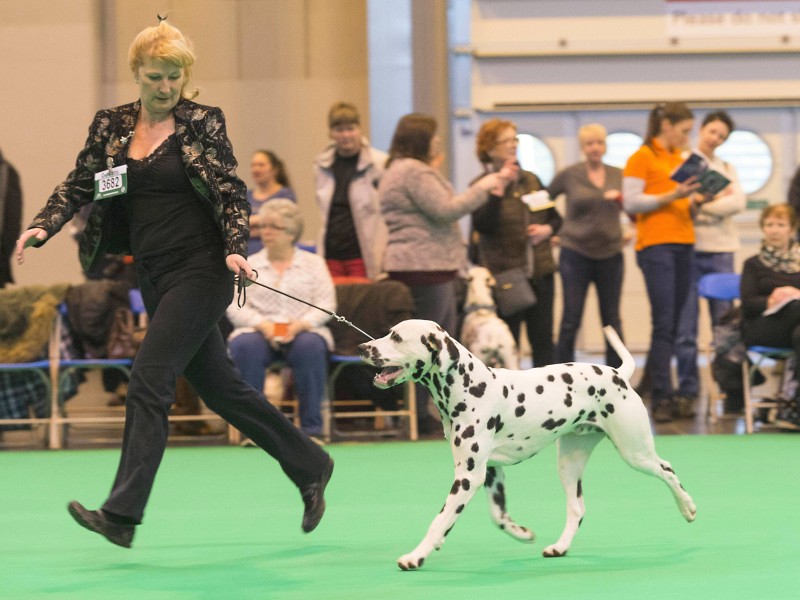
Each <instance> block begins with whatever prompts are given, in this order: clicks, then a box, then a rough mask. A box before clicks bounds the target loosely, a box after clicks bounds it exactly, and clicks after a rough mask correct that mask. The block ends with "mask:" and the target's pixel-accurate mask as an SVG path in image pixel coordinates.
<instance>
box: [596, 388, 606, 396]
mask: <svg viewBox="0 0 800 600" xmlns="http://www.w3.org/2000/svg"><path fill="white" fill-rule="evenodd" d="M597 393H598V394H600V395H601V396H605V395H606V388H601V389H600V391H599V392H597Z"/></svg>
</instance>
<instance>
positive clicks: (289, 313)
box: [227, 200, 336, 436]
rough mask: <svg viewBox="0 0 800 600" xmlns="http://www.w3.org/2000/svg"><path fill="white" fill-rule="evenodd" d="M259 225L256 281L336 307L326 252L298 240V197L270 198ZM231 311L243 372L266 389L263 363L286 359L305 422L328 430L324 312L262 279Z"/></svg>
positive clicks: (232, 344)
mask: <svg viewBox="0 0 800 600" xmlns="http://www.w3.org/2000/svg"><path fill="white" fill-rule="evenodd" d="M259 218H260V225H259V227H258V230H257V231H253V233H254V234H255V233H258V234H260V236H261V241H262V242H263V243H264V248H263V249H262V250H260V251H259V252H256V253H255V254H254V255H253V256H251V257H250V258H249V261H250V264H251V265H252V266H253V268H254V269H255V270H256V271H257V272H258V282H259V283H263V284H265V285H268V286H270V287H273V288H275V289H279V290H281V291H283V292H286V293H287V294H291V295H293V296H297V297H298V298H302V299H303V300H306V301H308V302H311V303H312V304H316V305H317V306H320V307H322V308H325V309H327V310H330V311H335V310H336V293H335V291H334V287H333V281H332V280H331V276H330V274H329V272H328V269H327V267H326V265H325V261H324V259H323V258H321V257H319V256H317V255H315V254H311V253H310V252H306V251H305V250H301V249H300V248H296V247H295V243H296V242H297V240H298V239H299V238H300V234H301V233H302V230H303V221H302V217H301V216H300V209H299V208H298V207H297V204H295V203H294V202H291V201H290V200H272V201H270V202H267V203H266V204H264V205H263V206H262V207H261V209H260V211H259ZM227 317H228V319H229V320H230V321H231V324H232V325H233V327H234V330H233V332H232V333H231V335H230V337H229V338H228V347H229V349H230V354H231V358H232V359H233V362H234V363H235V364H236V366H237V367H238V368H239V370H240V371H241V372H242V375H243V376H244V378H245V380H246V381H247V382H248V383H249V384H250V385H252V386H253V387H254V388H256V389H257V390H259V391H262V390H263V389H264V378H265V369H266V368H267V367H268V366H269V365H270V364H272V363H273V362H275V361H277V360H282V361H285V362H286V363H287V364H288V365H289V367H291V369H292V372H293V374H294V383H295V388H296V391H297V397H298V400H299V404H300V427H301V429H302V430H303V431H304V432H305V433H307V434H308V435H310V436H319V435H320V434H321V433H322V415H321V404H322V398H323V395H324V393H325V380H326V377H327V370H328V352H329V351H330V350H331V349H332V348H333V337H332V336H331V332H330V331H329V330H328V328H327V326H326V325H325V323H326V322H327V321H328V319H329V318H330V317H329V316H328V315H327V314H325V313H324V312H322V311H320V310H317V309H316V308H311V307H310V306H307V305H305V304H302V303H301V302H297V301H296V300H292V299H291V298H287V297H286V296H282V295H281V294H277V293H275V292H272V291H270V290H266V289H264V288H261V287H258V286H250V287H249V288H248V290H247V303H246V304H245V306H244V307H243V308H239V307H238V306H237V304H236V302H235V301H234V302H233V303H232V304H231V306H230V307H229V308H228V311H227Z"/></svg>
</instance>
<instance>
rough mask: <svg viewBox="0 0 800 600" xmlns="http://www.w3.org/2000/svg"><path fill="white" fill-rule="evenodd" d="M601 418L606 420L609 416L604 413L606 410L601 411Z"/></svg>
mask: <svg viewBox="0 0 800 600" xmlns="http://www.w3.org/2000/svg"><path fill="white" fill-rule="evenodd" d="M600 416H601V417H603V418H604V419H605V418H606V417H607V416H608V413H607V412H606V411H604V410H601V411H600Z"/></svg>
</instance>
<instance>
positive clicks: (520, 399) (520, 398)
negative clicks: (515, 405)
mask: <svg viewBox="0 0 800 600" xmlns="http://www.w3.org/2000/svg"><path fill="white" fill-rule="evenodd" d="M517 402H519V403H520V404H522V403H523V402H525V394H517Z"/></svg>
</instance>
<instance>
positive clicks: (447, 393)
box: [442, 387, 450, 400]
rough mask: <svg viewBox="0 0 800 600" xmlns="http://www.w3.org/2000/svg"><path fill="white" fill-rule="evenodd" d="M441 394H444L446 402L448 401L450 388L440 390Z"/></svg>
mask: <svg viewBox="0 0 800 600" xmlns="http://www.w3.org/2000/svg"><path fill="white" fill-rule="evenodd" d="M442 393H443V394H444V397H445V398H447V399H448V400H449V399H450V388H449V387H445V388H444V389H443V390H442Z"/></svg>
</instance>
